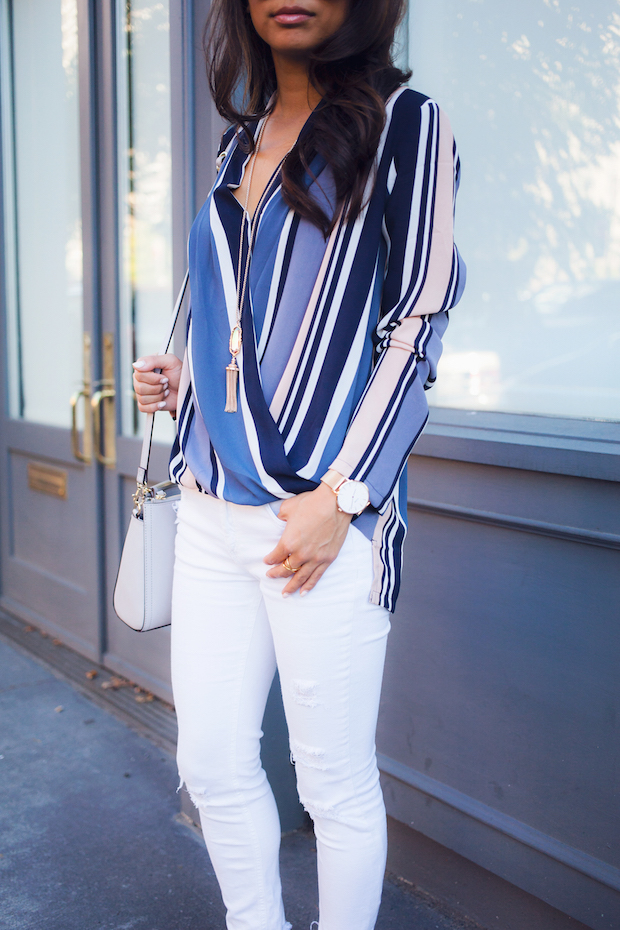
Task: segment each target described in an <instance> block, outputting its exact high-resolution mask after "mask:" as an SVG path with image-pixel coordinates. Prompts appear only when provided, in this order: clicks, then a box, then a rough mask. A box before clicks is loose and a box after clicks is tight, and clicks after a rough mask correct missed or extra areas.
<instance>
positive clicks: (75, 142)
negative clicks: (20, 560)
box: [0, 0, 83, 427]
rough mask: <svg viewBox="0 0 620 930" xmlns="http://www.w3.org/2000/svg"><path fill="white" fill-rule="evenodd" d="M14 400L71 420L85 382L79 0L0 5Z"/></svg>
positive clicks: (33, 415)
mask: <svg viewBox="0 0 620 930" xmlns="http://www.w3.org/2000/svg"><path fill="white" fill-rule="evenodd" d="M0 17H1V21H0V60H1V63H2V73H1V76H0V77H1V87H2V120H3V122H2V163H3V179H2V180H3V190H4V229H5V268H6V279H5V289H6V290H5V293H6V298H7V311H8V312H7V326H8V338H9V345H8V364H9V405H10V413H11V416H13V417H21V418H23V419H25V420H30V421H34V422H37V423H45V424H48V425H51V426H61V427H66V426H68V425H69V422H70V407H69V398H70V396H71V394H72V393H73V392H74V391H75V390H76V389H77V388H79V387H80V386H81V381H82V345H81V343H82V327H83V324H82V215H81V196H80V141H79V88H78V28H77V0H19V2H14V3H11V2H9V0H4V2H0Z"/></svg>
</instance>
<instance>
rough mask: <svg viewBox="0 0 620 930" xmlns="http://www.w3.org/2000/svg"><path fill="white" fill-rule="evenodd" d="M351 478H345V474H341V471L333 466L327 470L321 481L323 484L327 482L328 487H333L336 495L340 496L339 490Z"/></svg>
mask: <svg viewBox="0 0 620 930" xmlns="http://www.w3.org/2000/svg"><path fill="white" fill-rule="evenodd" d="M350 480H351V479H350V478H345V477H344V475H341V474H340V472H339V471H336V470H335V469H333V468H330V469H329V471H326V472H325V474H324V475H323V477H322V478H321V481H322V482H323V484H326V485H327V487H328V488H331V489H332V491H333V492H334V494H335V495H336V496H338V491H339V490H340V488H341V487H342V486H343V484H346V483H347V481H350Z"/></svg>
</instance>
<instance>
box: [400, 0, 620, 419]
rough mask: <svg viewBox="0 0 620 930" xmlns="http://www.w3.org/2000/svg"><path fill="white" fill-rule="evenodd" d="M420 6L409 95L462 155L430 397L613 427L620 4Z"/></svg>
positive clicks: (454, 2)
mask: <svg viewBox="0 0 620 930" xmlns="http://www.w3.org/2000/svg"><path fill="white" fill-rule="evenodd" d="M614 6H616V5H615V4H613V5H612V4H609V3H606V2H605V0H587V3H586V2H585V0H581V2H571V4H570V5H568V4H565V3H559V2H557V0H521V2H520V3H518V4H515V3H511V4H509V3H497V2H491V0H433V2H432V3H431V2H429V0H416V2H415V3H412V4H411V9H410V12H409V65H410V67H411V68H412V69H413V78H412V81H411V84H412V86H414V87H415V88H416V89H418V90H420V91H422V92H423V93H427V94H429V95H431V96H432V97H434V98H435V99H436V100H437V101H438V103H439V104H440V106H441V107H442V108H443V109H444V110H445V111H446V112H447V114H448V116H449V117H450V120H451V122H452V126H453V129H454V134H455V137H456V140H457V145H458V147H459V150H460V154H461V160H462V168H463V173H462V184H461V191H460V194H459V197H458V202H457V227H456V228H457V233H456V234H457V243H458V246H459V249H460V250H461V252H462V254H463V257H464V259H465V261H466V263H467V266H468V285H467V288H466V291H465V295H464V297H463V300H462V302H461V303H460V304H459V306H457V307H456V308H455V309H454V311H452V314H451V324H450V327H449V328H448V331H447V333H446V340H445V351H444V356H443V358H442V361H441V364H440V373H439V378H438V381H437V386H436V387H435V388H434V389H433V390H432V391H431V392H429V401H430V402H431V403H433V404H435V405H438V406H444V407H460V408H468V409H471V410H489V411H506V412H512V413H534V414H547V415H553V416H561V417H566V416H569V417H582V418H601V419H612V420H618V419H620V382H619V373H620V365H619V358H618V356H619V349H620V315H619V313H618V307H620V96H619V95H620V8H618V9H617V10H614V9H613V8H612V7H614Z"/></svg>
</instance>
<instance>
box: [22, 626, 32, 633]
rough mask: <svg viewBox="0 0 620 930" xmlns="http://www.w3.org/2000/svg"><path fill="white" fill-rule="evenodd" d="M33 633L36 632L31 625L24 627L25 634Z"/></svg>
mask: <svg viewBox="0 0 620 930" xmlns="http://www.w3.org/2000/svg"><path fill="white" fill-rule="evenodd" d="M33 631H34V627H33V626H30V625H29V626H25V627H24V633H32V632H33Z"/></svg>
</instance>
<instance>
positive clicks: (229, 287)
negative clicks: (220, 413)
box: [209, 197, 237, 377]
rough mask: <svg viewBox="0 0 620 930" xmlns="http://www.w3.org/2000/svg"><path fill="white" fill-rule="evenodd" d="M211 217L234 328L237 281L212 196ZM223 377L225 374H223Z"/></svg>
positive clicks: (226, 299)
mask: <svg viewBox="0 0 620 930" xmlns="http://www.w3.org/2000/svg"><path fill="white" fill-rule="evenodd" d="M209 217H210V220H211V234H212V236H213V243H214V246H215V254H216V255H217V260H218V264H219V268H220V277H221V279H222V286H223V289H224V300H225V301H226V312H227V314H228V324H229V326H230V328H231V330H232V328H233V327H234V326H235V325H236V323H237V282H236V279H235V268H234V265H233V260H232V256H231V254H230V248H229V245H228V239H227V237H226V232H225V230H224V227H223V225H222V221H221V220H220V215H219V213H218V211H217V206H216V203H215V198H214V197H212V198H211V203H210V204H209ZM222 377H224V376H223V375H222Z"/></svg>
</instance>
